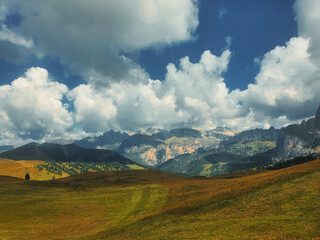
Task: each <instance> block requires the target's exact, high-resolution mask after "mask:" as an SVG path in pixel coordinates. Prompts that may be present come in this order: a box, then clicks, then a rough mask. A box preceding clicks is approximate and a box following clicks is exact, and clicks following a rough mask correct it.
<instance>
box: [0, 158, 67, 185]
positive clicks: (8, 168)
mask: <svg viewBox="0 0 320 240" xmlns="http://www.w3.org/2000/svg"><path fill="white" fill-rule="evenodd" d="M44 163H45V162H44V161H39V160H33V161H30V160H20V161H15V160H10V159H3V158H1V159H0V175H5V176H10V177H17V178H24V177H25V175H26V173H29V175H30V177H31V180H51V179H52V177H53V176H55V178H64V177H68V176H69V174H67V173H65V172H63V173H62V176H60V175H55V174H53V173H49V172H47V171H46V170H45V169H42V170H41V171H40V170H39V169H38V168H37V166H38V165H42V164H44Z"/></svg>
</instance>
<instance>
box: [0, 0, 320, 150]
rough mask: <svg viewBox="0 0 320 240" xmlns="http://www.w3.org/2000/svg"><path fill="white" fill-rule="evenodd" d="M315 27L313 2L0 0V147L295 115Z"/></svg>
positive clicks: (242, 125)
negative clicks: (109, 131) (112, 131)
mask: <svg viewBox="0 0 320 240" xmlns="http://www.w3.org/2000/svg"><path fill="white" fill-rule="evenodd" d="M319 24H320V1H317V0H296V1H292V0H281V1H278V0H260V1H254V0H243V1H237V0H228V1H227V0H198V1H197V0H175V1H171V0H161V1H159V0H135V1H132V0H118V1H112V0H92V1H86V0H66V1H41V0H28V1H24V0H2V1H1V2H0V144H1V145H6V144H13V145H16V144H22V143H25V142H28V141H38V142H42V141H47V140H51V139H55V138H78V139H79V138H82V137H85V136H90V135H95V134H101V133H103V132H105V131H108V130H109V129H114V130H119V131H128V132H134V131H138V130H140V129H146V128H149V127H154V128H164V129H173V128H178V127H190V128H200V129H213V128H215V127H217V126H224V127H230V128H233V129H236V130H247V129H252V128H269V127H270V126H274V127H276V128H281V127H283V126H286V125H288V124H291V123H295V122H299V121H301V120H303V119H306V118H309V117H312V116H314V114H315V111H316V109H317V108H318V106H319V104H320V94H319V91H320V29H319V27H318V26H319Z"/></svg>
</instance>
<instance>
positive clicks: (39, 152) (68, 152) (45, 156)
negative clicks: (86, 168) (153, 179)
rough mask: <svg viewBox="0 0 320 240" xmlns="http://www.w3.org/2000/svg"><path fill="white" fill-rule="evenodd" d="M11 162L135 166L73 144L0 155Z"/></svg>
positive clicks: (114, 155) (113, 154) (27, 147)
mask: <svg viewBox="0 0 320 240" xmlns="http://www.w3.org/2000/svg"><path fill="white" fill-rule="evenodd" d="M0 158H8V159H12V160H43V161H58V162H117V163H121V164H136V163H135V162H133V161H131V160H129V159H127V158H125V157H123V156H121V155H120V154H118V153H116V152H112V151H108V150H102V149H84V148H81V147H78V146H76V145H75V144H69V145H59V144H44V145H25V146H22V147H19V148H16V149H13V150H9V151H6V152H3V153H1V154H0Z"/></svg>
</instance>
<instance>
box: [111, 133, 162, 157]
mask: <svg viewBox="0 0 320 240" xmlns="http://www.w3.org/2000/svg"><path fill="white" fill-rule="evenodd" d="M162 143H163V142H162V141H159V140H155V139H154V138H153V137H152V136H148V135H142V134H134V135H132V136H130V137H129V138H127V139H126V140H124V141H123V142H122V143H121V145H120V146H119V147H118V149H117V152H118V153H125V149H127V148H131V147H139V146H141V145H148V146H152V147H157V146H158V145H160V144H162Z"/></svg>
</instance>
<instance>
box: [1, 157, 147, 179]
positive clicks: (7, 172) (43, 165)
mask: <svg viewBox="0 0 320 240" xmlns="http://www.w3.org/2000/svg"><path fill="white" fill-rule="evenodd" d="M115 167H117V168H115ZM120 167H121V166H120ZM120 167H119V166H117V165H115V166H113V165H112V164H109V163H103V162H55V161H38V160H20V161H15V160H10V159H1V158H0V175H4V176H11V177H18V178H24V177H25V175H26V173H29V175H30V176H31V180H52V178H53V177H54V178H55V179H58V178H64V177H68V176H70V175H75V174H80V173H84V172H100V171H111V170H115V169H120ZM122 167H123V168H126V169H144V168H143V167H141V166H139V165H137V164H128V165H125V166H122Z"/></svg>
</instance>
